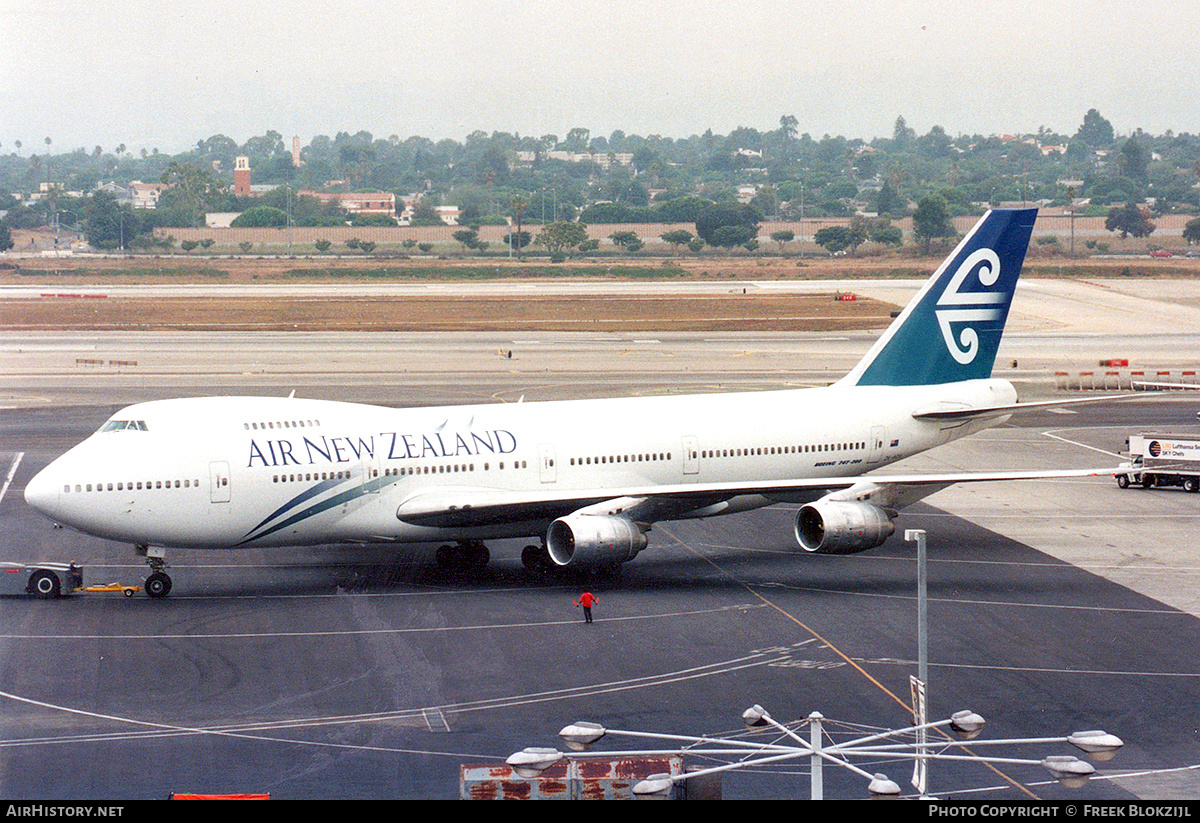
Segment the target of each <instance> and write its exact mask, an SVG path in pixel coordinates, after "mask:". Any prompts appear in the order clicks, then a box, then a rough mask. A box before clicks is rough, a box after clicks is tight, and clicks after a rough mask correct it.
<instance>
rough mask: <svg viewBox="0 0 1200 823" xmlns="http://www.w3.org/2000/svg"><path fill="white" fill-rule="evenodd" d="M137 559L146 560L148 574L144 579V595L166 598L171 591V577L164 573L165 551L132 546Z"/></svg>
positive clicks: (165, 566)
mask: <svg viewBox="0 0 1200 823" xmlns="http://www.w3.org/2000/svg"><path fill="white" fill-rule="evenodd" d="M134 551H135V552H136V553H137V554H138V556H139V557H144V558H146V565H147V566H149V567H150V574H149V576H147V577H146V583H145V589H146V594H147V595H149V596H150V597H152V598H154V599H156V600H157V599H158V598H160V597H166V596H167V594H169V593H170V591H171V576H170V575H169V574H167V573H166V571H164V570H165V569H166V568H167V561H166V556H167V552H166V550H165V549H161V548H158V547H152V546H143V545H138V546H134Z"/></svg>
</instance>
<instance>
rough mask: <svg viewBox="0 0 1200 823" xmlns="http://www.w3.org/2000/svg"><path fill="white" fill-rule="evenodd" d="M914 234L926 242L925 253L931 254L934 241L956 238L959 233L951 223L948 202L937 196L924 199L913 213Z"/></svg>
mask: <svg viewBox="0 0 1200 823" xmlns="http://www.w3.org/2000/svg"><path fill="white" fill-rule="evenodd" d="M913 234H914V235H916V236H917V237H919V238H920V239H922V240H924V241H925V253H926V254H928V253H929V244H930V242H931V241H932V240H935V239H936V240H940V239H942V238H946V237H954V236H955V234H957V232H956V231H955V229H954V224H953V223H951V222H950V211H949V208H948V207H947V205H946V201H945V200H943V199H942V198H941V197H938V196H937V195H933V196H931V197H922V198H921V200H920V201H919V202H918V203H917V210H916V211H915V212H913Z"/></svg>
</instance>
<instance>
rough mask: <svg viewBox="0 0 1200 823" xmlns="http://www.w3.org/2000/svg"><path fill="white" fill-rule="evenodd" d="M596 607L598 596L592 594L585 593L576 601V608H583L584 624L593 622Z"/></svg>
mask: <svg viewBox="0 0 1200 823" xmlns="http://www.w3.org/2000/svg"><path fill="white" fill-rule="evenodd" d="M594 605H596V596H595V595H594V594H592V593H591V592H584V593H583V594H581V595H579V599H578V600H576V601H575V606H576V607H579V606H583V622H585V623H591V622H592V606H594Z"/></svg>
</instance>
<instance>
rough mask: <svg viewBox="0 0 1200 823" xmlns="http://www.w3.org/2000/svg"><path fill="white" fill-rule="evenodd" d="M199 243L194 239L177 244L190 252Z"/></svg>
mask: <svg viewBox="0 0 1200 823" xmlns="http://www.w3.org/2000/svg"><path fill="white" fill-rule="evenodd" d="M199 245H200V244H199V243H197V242H196V241H195V240H184V241H183V242H182V243H180V244H179V248H181V249H183V250H184V251H187V252H190V251H192V250H193V249H195V248H196V247H197V246H199Z"/></svg>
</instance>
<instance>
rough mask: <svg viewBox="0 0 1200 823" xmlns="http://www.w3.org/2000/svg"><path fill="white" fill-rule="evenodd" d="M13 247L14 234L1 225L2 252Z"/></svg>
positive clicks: (0, 244)
mask: <svg viewBox="0 0 1200 823" xmlns="http://www.w3.org/2000/svg"><path fill="white" fill-rule="evenodd" d="M12 247H13V239H12V232H11V231H9V230H8V226H6V225H4V224H3V223H0V251H8V250H9V249H11V248H12Z"/></svg>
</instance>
